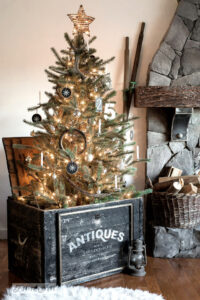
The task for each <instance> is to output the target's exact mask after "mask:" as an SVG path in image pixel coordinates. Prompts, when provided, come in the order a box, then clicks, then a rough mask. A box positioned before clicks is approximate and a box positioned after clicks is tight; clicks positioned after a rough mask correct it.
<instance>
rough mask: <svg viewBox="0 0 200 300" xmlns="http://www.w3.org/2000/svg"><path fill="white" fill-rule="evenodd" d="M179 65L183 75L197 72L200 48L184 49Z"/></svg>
mask: <svg viewBox="0 0 200 300" xmlns="http://www.w3.org/2000/svg"><path fill="white" fill-rule="evenodd" d="M181 65H182V69H183V74H184V75H189V74H192V73H194V72H198V71H199V70H200V49H197V48H187V49H185V50H184V52H183V56H182V58H181Z"/></svg>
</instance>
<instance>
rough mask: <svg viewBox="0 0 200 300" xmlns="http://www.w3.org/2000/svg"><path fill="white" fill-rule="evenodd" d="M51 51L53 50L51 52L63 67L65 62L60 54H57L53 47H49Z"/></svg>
mask: <svg viewBox="0 0 200 300" xmlns="http://www.w3.org/2000/svg"><path fill="white" fill-rule="evenodd" d="M51 51H52V52H53V54H54V55H55V56H56V58H57V59H58V61H59V62H60V63H61V64H62V65H63V66H64V67H65V66H66V64H65V62H64V61H63V59H62V58H61V57H60V55H59V54H58V52H57V51H56V49H55V48H53V47H52V48H51Z"/></svg>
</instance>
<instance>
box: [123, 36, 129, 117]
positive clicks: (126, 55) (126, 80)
mask: <svg viewBox="0 0 200 300" xmlns="http://www.w3.org/2000/svg"><path fill="white" fill-rule="evenodd" d="M128 88H129V37H128V36H127V37H125V50H124V95H123V97H124V103H123V114H124V115H125V116H126V115H127V100H128Z"/></svg>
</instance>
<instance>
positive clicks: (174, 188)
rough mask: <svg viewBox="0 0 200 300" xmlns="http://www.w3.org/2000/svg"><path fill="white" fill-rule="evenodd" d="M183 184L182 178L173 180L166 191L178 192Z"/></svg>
mask: <svg viewBox="0 0 200 300" xmlns="http://www.w3.org/2000/svg"><path fill="white" fill-rule="evenodd" d="M183 186H184V181H183V179H179V181H175V182H173V183H172V184H171V185H170V187H169V188H168V190H167V193H173V194H178V193H179V192H180V190H181V189H182V188H183Z"/></svg>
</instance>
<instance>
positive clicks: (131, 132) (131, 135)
mask: <svg viewBox="0 0 200 300" xmlns="http://www.w3.org/2000/svg"><path fill="white" fill-rule="evenodd" d="M130 140H131V141H132V140H133V130H131V131H130Z"/></svg>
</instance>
